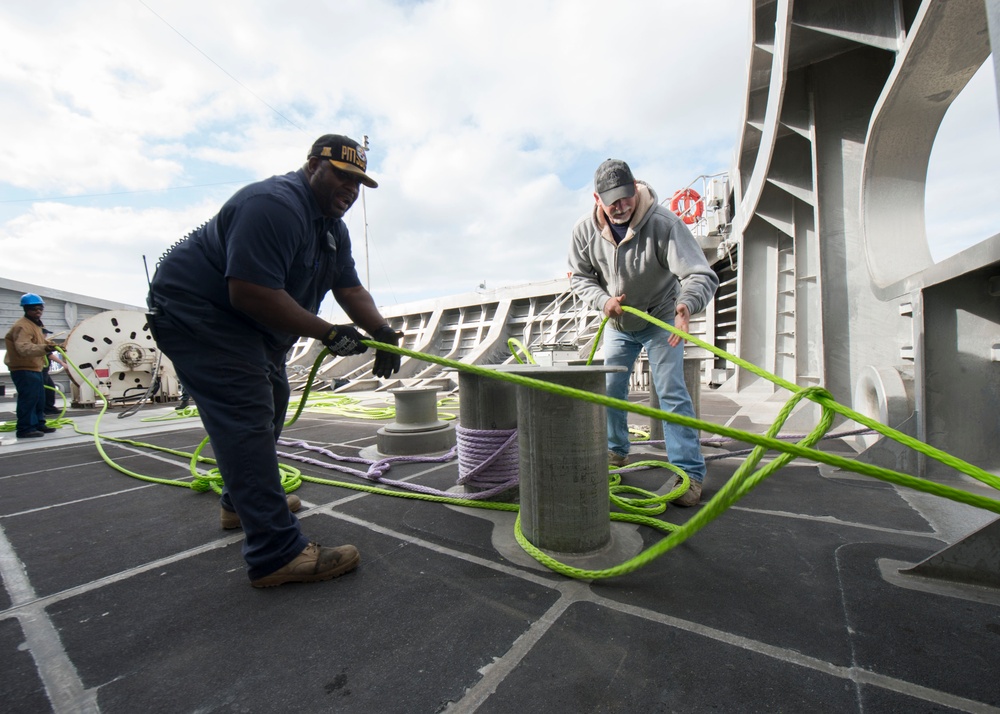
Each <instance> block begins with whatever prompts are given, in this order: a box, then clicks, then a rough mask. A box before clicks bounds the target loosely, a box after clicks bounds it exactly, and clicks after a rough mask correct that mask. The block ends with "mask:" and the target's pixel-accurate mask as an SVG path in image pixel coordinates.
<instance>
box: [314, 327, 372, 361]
mask: <svg viewBox="0 0 1000 714" xmlns="http://www.w3.org/2000/svg"><path fill="white" fill-rule="evenodd" d="M363 339H364V338H363V337H362V336H361V333H360V332H358V331H357V330H355V329H354V328H353V327H351V326H350V325H334V326H333V329H331V330H330V331H329V332H328V333H327V335H326V337H324V338H323V340H322V341H323V344H324V345H326V348H327V349H328V350H330V351H331V352H333V353H334V354H335V355H340V356H341V357H347V356H348V355H359V354H361V353H362V352H367V351H368V347H367V345H363V344H361V340H363Z"/></svg>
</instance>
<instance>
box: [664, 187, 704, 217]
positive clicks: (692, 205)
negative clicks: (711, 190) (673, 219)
mask: <svg viewBox="0 0 1000 714" xmlns="http://www.w3.org/2000/svg"><path fill="white" fill-rule="evenodd" d="M670 210H671V211H673V212H674V213H676V214H677V215H678V216H680V218H681V220H682V221H684V222H685V223H687V224H688V225H691V224H692V223H696V222H697V221H698V219H699V218H701V216H702V214H703V213H705V202H704V201H702V200H701V196H699V195H698V192H697V191H695V190H694V189H693V188H682V189H681V190H680V191H678V192H677V193H675V194H674V196H673V198H671V199H670Z"/></svg>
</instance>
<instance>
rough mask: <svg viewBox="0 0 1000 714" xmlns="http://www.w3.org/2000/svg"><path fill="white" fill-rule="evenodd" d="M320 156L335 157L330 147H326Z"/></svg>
mask: <svg viewBox="0 0 1000 714" xmlns="http://www.w3.org/2000/svg"><path fill="white" fill-rule="evenodd" d="M319 155H320V156H324V157H330V156H333V152H332V151H330V147H329V146H324V147H323V150H322V151H321V152H319Z"/></svg>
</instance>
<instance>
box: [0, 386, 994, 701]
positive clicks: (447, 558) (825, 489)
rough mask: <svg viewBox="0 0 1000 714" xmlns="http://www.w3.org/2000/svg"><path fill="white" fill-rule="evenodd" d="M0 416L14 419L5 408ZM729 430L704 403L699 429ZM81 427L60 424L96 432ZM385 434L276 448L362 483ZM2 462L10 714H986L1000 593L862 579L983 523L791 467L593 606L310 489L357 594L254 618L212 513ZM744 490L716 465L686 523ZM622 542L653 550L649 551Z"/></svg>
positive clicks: (315, 518) (262, 594)
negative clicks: (354, 558) (316, 454)
mask: <svg viewBox="0 0 1000 714" xmlns="http://www.w3.org/2000/svg"><path fill="white" fill-rule="evenodd" d="M0 409H5V410H6V413H4V414H0V418H3V419H12V418H13V414H12V412H13V402H12V401H11V400H10V399H9V398H8V399H7V400H5V401H3V402H0ZM735 410H736V409H735V405H734V404H733V403H732V402H730V401H729V400H728V399H726V398H725V397H724V396H723V395H720V394H718V393H714V392H703V393H702V415H703V416H704V417H707V418H712V419H716V420H719V421H721V422H724V420H725V419H726V418H727V417H728V416H731V415H732V414H733V413H735ZM171 411H172V410H171V409H170V408H169V407H162V406H158V407H156V408H148V409H146V410H144V411H142V412H140V413H139V415H137V416H135V417H131V418H130V419H122V420H119V419H116V418H114V415H113V414H109V415H108V416H106V417H105V418H104V420H103V421H102V430H103V431H105V432H110V431H111V430H114V431H115V432H116V435H118V432H119V430H124V432H126V433H130V434H131V433H138V434H141V436H138V437H134V436H133V438H140V439H141V440H143V441H147V442H150V443H156V444H158V445H163V446H168V447H171V448H174V449H180V450H183V451H188V452H190V451H193V450H194V448H195V447H196V446H197V444H198V443H199V442H200V441H201V439H202V437H203V435H204V434H203V431H202V430H201V428H200V422H198V421H197V420H196V419H193V420H186V421H182V422H171V423H167V424H162V423H149V422H142V421H140V420H141V419H142V418H144V417H149V416H153V415H156V414H164V413H169V412H171ZM95 413H96V412H93V411H83V410H78V411H71V412H70V413H69V414H68V416H69V417H70V418H73V419H74V420H76V422H77V423H78V424H79V425H81V426H82V428H88V429H89V428H91V427H92V424H93V422H94V415H95ZM636 419H639V418H636ZM383 425H384V422H376V421H363V420H356V419H350V418H345V417H340V416H333V415H324V414H316V413H312V412H308V411H307V412H305V413H304V414H303V416H302V417H301V418H300V419H299V420H298V422H296V423H295V424H294V425H293V426H292V427H290V428H288V429H287V431H286V432H285V437H286V438H290V439H303V440H307V441H309V442H312V443H314V444H318V445H322V446H326V447H328V448H330V449H331V450H333V451H335V452H337V453H340V454H343V455H350V456H357V455H358V453H359V451H360V450H361V449H363V448H365V447H371V446H373V445H374V443H375V432H376V431H377V429H378V428H379V427H380V426H383ZM143 432H145V433H143ZM3 436H4V445H3V446H0V528H2V532H0V574H2V577H3V583H4V588H3V591H2V592H0V671H2V673H3V674H2V675H0V710H2V711H4V712H7V713H14V712H24V713H30V714H36V713H38V712H49V711H53V712H59V713H62V712H88V711H90V712H97V711H100V712H105V713H106V714H112V713H122V714H134V713H135V712H143V713H144V714H153V713H155V712H227V713H228V712H358V713H372V712H375V713H378V712H398V713H400V714H419V713H422V712H440V711H448V712H473V711H475V712H482V713H484V714H485V713H493V712H495V713H497V714H508V713H510V712H517V713H518V714H531V713H533V712H546V713H549V712H560V713H561V712H573V713H575V712H952V711H969V712H995V711H1000V678H998V676H997V671H998V667H1000V660H998V657H997V652H998V651H1000V597H998V595H997V593H995V592H991V591H989V590H988V589H982V590H975V589H969V588H957V587H952V588H949V587H948V586H944V587H943V588H937V587H932V588H931V591H930V592H928V591H926V589H923V590H922V589H917V588H911V587H901V586H899V585H895V584H891V583H890V582H889V581H888V580H887V579H886V578H884V577H883V574H882V573H883V570H884V568H885V564H886V563H893V562H896V566H895V568H894V569H890V570H892V572H895V570H898V563H899V562H903V563H916V562H919V561H920V560H923V559H924V558H926V557H927V556H929V555H931V554H933V553H935V552H937V551H938V550H940V549H941V548H942V547H944V546H945V545H946V544H947V543H948V542H952V541H954V540H955V539H956V538H958V537H961V535H963V534H966V533H968V532H972V531H974V530H976V529H977V528H979V527H981V526H982V525H983V524H984V523H985V522H989V521H990V520H992V519H993V516H992V515H991V514H987V513H983V512H981V511H978V510H976V509H973V508H971V507H966V506H960V505H957V504H953V503H951V502H943V501H940V499H936V498H933V497H930V496H924V495H922V494H915V493H913V492H904V491H903V490H901V489H897V488H896V487H894V486H892V485H890V484H886V483H882V482H878V481H873V480H870V479H867V478H864V477H859V476H856V475H852V474H843V473H838V472H834V471H832V470H830V469H828V468H826V467H822V468H821V467H818V466H817V465H815V464H810V463H804V462H796V463H794V464H793V465H791V466H789V467H787V468H785V469H783V470H782V471H780V472H779V473H778V474H777V475H776V476H774V477H772V478H771V479H769V480H768V481H766V482H765V483H763V484H761V485H760V486H759V487H758V488H757V489H756V490H755V491H753V492H752V493H751V494H750V495H749V496H748V497H746V498H745V499H743V500H742V501H740V502H739V503H738V504H737V505H736V507H734V508H732V509H730V510H729V511H727V512H726V513H725V514H724V515H723V516H722V517H721V518H719V519H717V520H716V521H714V522H712V523H711V524H710V525H709V526H707V527H706V528H705V529H704V530H702V531H701V532H699V533H698V534H697V535H695V536H694V537H693V538H692V539H691V540H689V541H687V542H686V543H684V544H683V545H681V546H680V547H678V548H676V549H674V550H672V551H670V552H669V553H667V554H666V555H664V556H663V557H661V558H659V559H657V560H656V561H654V562H653V563H652V564H650V565H648V566H646V567H644V568H642V569H640V570H638V571H636V572H634V573H632V574H629V575H626V576H622V577H619V578H614V579H610V580H602V581H597V582H592V583H587V582H579V581H574V580H571V579H567V578H565V577H563V576H560V575H557V574H555V573H552V572H551V571H548V570H546V569H544V568H542V567H540V566H538V565H537V564H534V563H532V562H528V561H525V560H524V559H523V558H517V559H516V561H517V562H515V559H508V558H506V557H504V556H503V555H502V554H501V553H502V552H509V551H506V550H505V548H503V547H498V544H499V543H507V544H509V543H510V541H511V540H512V538H513V520H514V517H513V515H512V514H510V513H500V512H490V513H489V514H485V513H484V512H479V511H476V512H473V511H471V510H469V509H457V508H454V507H450V506H444V505H440V504H436V503H428V502H422V501H414V500H407V499H400V498H391V497H385V496H379V495H371V494H365V493H360V492H356V491H352V490H348V489H342V488H335V487H331V486H325V485H318V484H312V483H304V484H303V485H302V487H301V488H300V489H299V490H298V491H297V493H298V494H299V496H301V498H302V500H303V504H304V508H303V511H302V512H300V514H299V516H300V517H301V519H302V524H303V528H304V530H305V532H306V534H307V535H308V536H309V537H311V538H312V539H314V540H317V541H319V542H321V543H324V544H330V545H334V544H340V543H348V542H349V543H353V544H355V545H356V546H357V547H358V548H359V549H360V551H361V557H362V562H361V566H360V567H359V568H358V570H357V571H355V572H353V573H350V574H348V575H345V576H343V577H342V578H338V579H336V580H333V581H330V582H326V583H318V584H309V585H284V586H281V587H278V588H271V589H267V590H256V589H253V588H251V587H250V586H249V584H248V581H247V578H246V574H245V572H244V567H243V561H242V559H241V557H240V553H239V549H240V543H241V540H242V537H241V535H240V534H239V532H236V533H235V534H234V533H232V532H227V531H222V530H221V529H220V528H219V521H218V504H217V500H216V498H215V496H214V495H212V494H210V493H195V492H193V491H191V490H189V489H186V488H177V487H172V486H165V485H154V484H147V483H144V482H141V481H138V480H135V479H132V478H130V477H128V476H125V475H122V474H120V473H118V472H116V471H114V470H113V469H111V468H110V467H108V466H107V465H106V464H104V462H103V461H102V460H101V458H100V456H99V454H98V452H97V449H96V448H95V445H94V443H93V441H92V440H90V439H89V438H88V437H82V436H76V435H73V434H72V432H71V430H70V429H69V428H68V427H67V428H63V429H61V430H60V432H59V433H58V434H55V435H51V436H47V437H45V438H44V439H37V440H31V441H30V442H27V443H23V444H22V443H17V444H14V445H10V442H12V441H14V439H13V435H12V434H9V433H8V434H4V435H3ZM822 444H823V448H826V449H830V450H837V451H839V452H840V453H844V454H849V453H851V452H850V451H849V449H847V448H846V447H845V445H844V444H842V443H841V442H839V441H836V440H834V441H825V442H822ZM106 449H107V451H108V453H109V455H110V456H111V457H112V458H113V459H114V460H115V461H116V462H118V463H120V464H121V465H122V466H125V467H126V468H128V469H130V470H133V471H136V472H140V473H143V474H147V475H150V476H155V477H159V478H183V477H184V476H185V474H186V472H187V464H186V462H185V461H184V460H183V459H181V458H179V457H175V456H170V455H167V454H163V453H160V452H151V451H148V450H143V449H141V448H137V447H133V446H122V445H116V444H113V443H106ZM282 450H286V449H282ZM287 450H288V451H296V450H294V449H287ZM636 450H638V451H647V450H649V449H648V447H642V446H637V447H636ZM739 463H740V462H739V460H738V459H735V458H729V459H724V460H717V461H711V462H710V465H709V473H708V477H707V479H706V490H705V498H706V499H707V498H710V497H711V496H712V495H714V493H715V492H716V491H717V490H718V489H719V487H720V486H721V484H723V483H724V482H725V480H726V479H727V478H728V477H729V476H731V475H732V473H733V472H734V471H735V470H736V468H737V467H738V465H739ZM296 465H297V466H298V467H300V468H302V470H303V471H304V472H305V473H308V474H312V475H315V476H320V477H323V478H330V479H334V480H352V481H355V482H359V481H360V480H359V479H354V478H352V477H349V476H345V475H343V474H339V473H337V472H330V471H326V470H324V469H322V468H319V467H315V466H306V465H301V464H296ZM457 474H458V466H457V463H456V462H455V461H450V462H447V463H443V464H441V463H418V464H397V465H396V466H394V467H393V468H392V470H391V471H390V473H389V475H388V476H389V477H390V478H394V479H406V480H412V481H413V482H415V483H421V484H425V485H429V486H433V487H436V488H440V489H442V490H445V489H448V488H450V487H452V486H454V485H455V482H456V479H457ZM664 480H665V476H664V474H663V472H661V471H658V470H655V471H643V472H638V473H634V474H631V475H627V476H626V477H625V482H626V483H634V484H636V485H640V486H644V487H649V488H654V489H655V488H660V487H662V486H663V482H664ZM954 483H956V484H959V485H961V486H962V487H964V488H967V489H969V490H974V491H977V486H978V484H976V482H974V481H971V480H969V479H964V478H962V477H956V479H955V481H954ZM977 492H983V491H982V490H981V489H979V490H978V491H977ZM693 513H694V510H693V509H687V510H685V509H679V508H669V509H668V510H667V512H666V513H665V514H664V516H663V517H664V518H666V519H668V520H671V521H673V522H677V523H680V522H684V521H685V520H687V519H688V518H690V517H691V515H692V514H693ZM616 527H626V528H631V527H632V526H617V525H616ZM640 533H641V535H642V538H643V540H644V542H645V543H646V544H647V545H651V544H653V543H655V542H656V541H658V540H659V539H660V538H661V537H662V535H661V534H660V533H659V532H654V531H651V530H649V529H640Z"/></svg>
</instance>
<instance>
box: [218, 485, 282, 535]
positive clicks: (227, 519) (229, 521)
mask: <svg viewBox="0 0 1000 714" xmlns="http://www.w3.org/2000/svg"><path fill="white" fill-rule="evenodd" d="M285 499H286V500H287V501H288V510H289V511H291V512H292V513H297V512H298V510H299V509H300V508H302V499H301V498H299V497H298V496H296V495H295V494H294V493H290V494H288V495H287V496H285ZM219 522H220V523H221V524H222V527H223V528H225V529H226V530H227V531H231V530H233V529H234V528H239V527H240V526H241V525H242V524H241V523H240V517H239V514H237V513H236V511H227V510H226V509H225V508H222V507H221V506H220V507H219Z"/></svg>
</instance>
